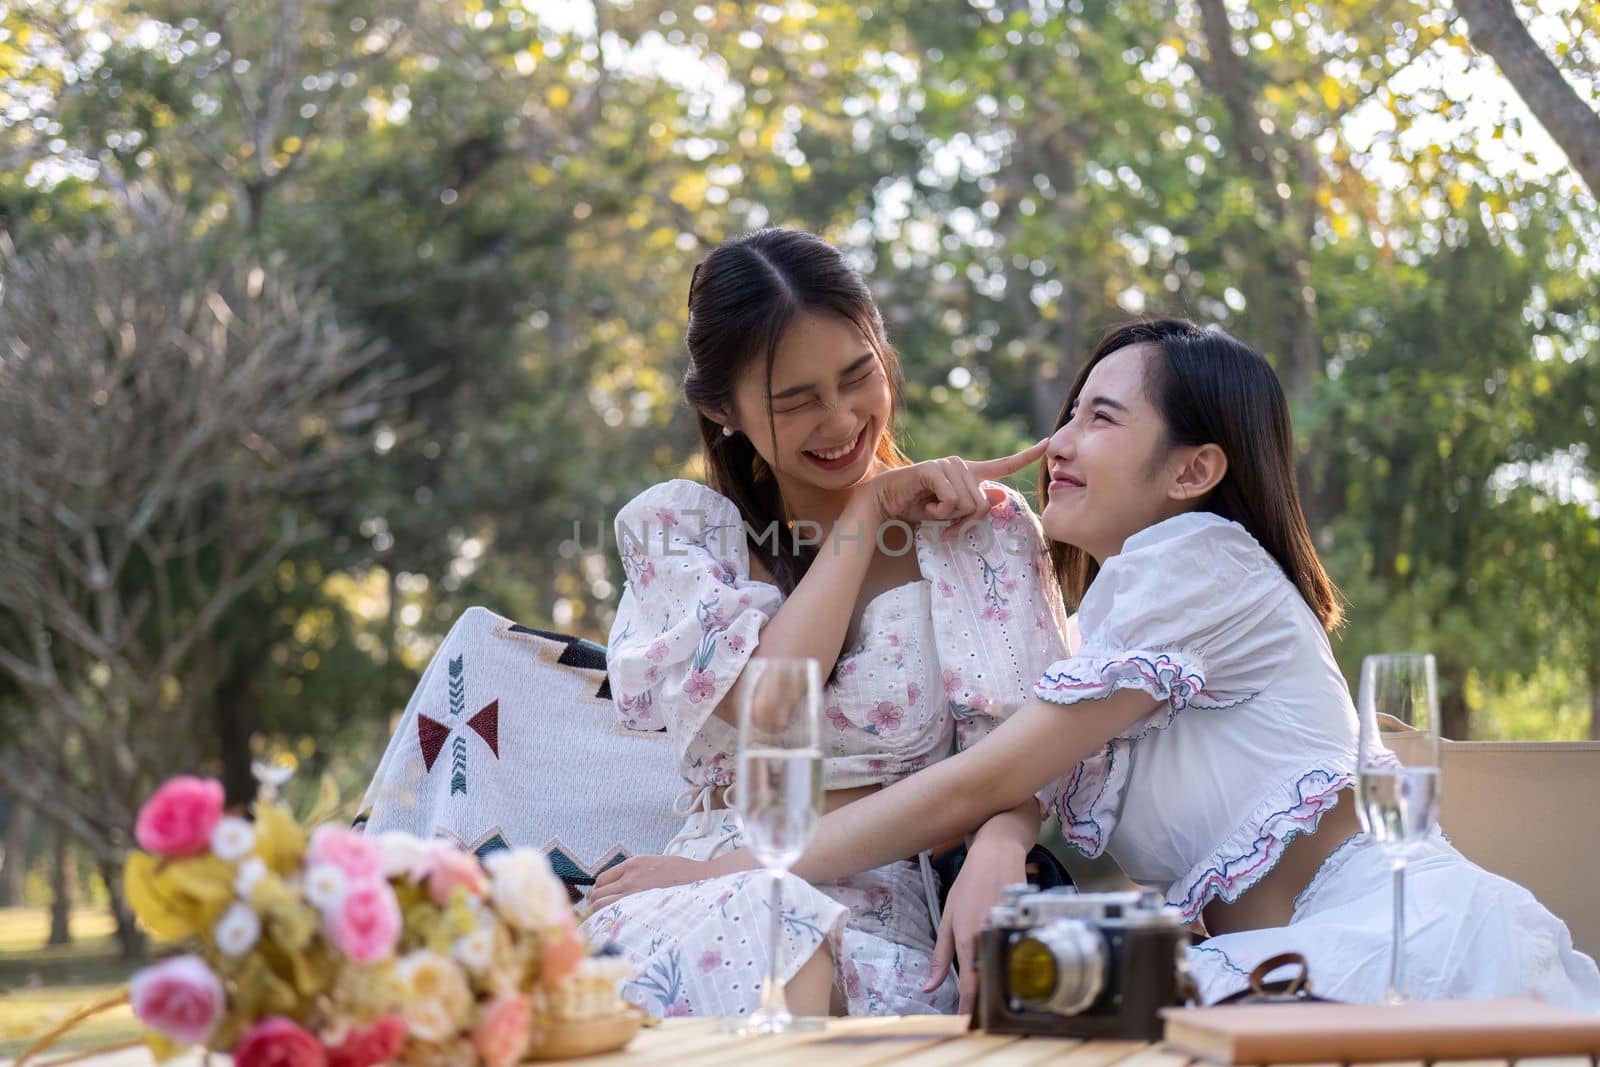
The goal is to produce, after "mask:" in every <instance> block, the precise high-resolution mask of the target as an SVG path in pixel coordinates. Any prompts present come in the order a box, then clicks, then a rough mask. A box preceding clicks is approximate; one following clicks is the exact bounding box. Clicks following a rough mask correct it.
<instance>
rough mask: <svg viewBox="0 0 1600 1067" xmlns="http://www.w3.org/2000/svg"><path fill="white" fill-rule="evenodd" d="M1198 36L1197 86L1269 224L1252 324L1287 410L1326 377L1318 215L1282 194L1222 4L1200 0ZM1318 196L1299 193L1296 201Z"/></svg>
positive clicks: (1280, 174) (1284, 179) (1250, 75)
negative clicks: (1220, 117) (1315, 273)
mask: <svg viewBox="0 0 1600 1067" xmlns="http://www.w3.org/2000/svg"><path fill="white" fill-rule="evenodd" d="M1199 7H1200V20H1201V32H1202V34H1203V35H1204V36H1205V42H1206V52H1207V55H1206V57H1205V59H1204V61H1203V62H1197V63H1196V64H1195V66H1196V70H1197V71H1199V72H1200V74H1201V78H1202V81H1203V82H1204V84H1205V85H1206V87H1207V88H1208V89H1210V90H1211V91H1212V92H1214V93H1216V94H1217V96H1218V97H1219V98H1220V99H1221V101H1222V105H1223V107H1224V108H1225V109H1226V110H1227V112H1228V133H1229V137H1230V140H1231V141H1232V146H1233V151H1234V154H1235V156H1236V158H1237V160H1238V164H1239V169H1240V171H1241V172H1242V173H1243V174H1244V175H1245V177H1246V178H1248V179H1249V181H1250V185H1251V191H1252V193H1253V194H1254V196H1255V200H1256V202H1257V205H1258V207H1259V209H1260V210H1263V211H1265V212H1266V214H1267V215H1268V217H1269V218H1270V219H1271V220H1272V222H1273V232H1272V233H1268V234H1265V235H1263V237H1264V240H1263V243H1262V246H1261V253H1262V257H1263V267H1264V270H1263V272H1262V276H1261V278H1260V281H1259V286H1258V287H1257V288H1256V289H1255V291H1254V292H1253V293H1252V297H1255V298H1257V299H1260V300H1261V304H1262V305H1264V306H1257V307H1253V308H1252V309H1251V311H1250V313H1249V319H1250V321H1251V322H1252V323H1254V324H1255V326H1256V329H1257V330H1258V331H1259V336H1258V337H1257V338H1255V340H1256V342H1257V343H1258V344H1259V345H1261V346H1262V348H1263V349H1264V351H1265V354H1266V356H1267V357H1268V358H1269V359H1270V360H1271V361H1272V363H1273V366H1274V367H1275V368H1276V370H1277V372H1278V378H1279V380H1280V381H1281V382H1282V383H1283V391H1284V393H1285V394H1286V395H1287V396H1288V398H1289V401H1290V403H1293V402H1294V401H1296V400H1299V399H1303V398H1304V397H1305V395H1306V394H1307V392H1309V390H1310V388H1311V386H1312V385H1313V384H1315V382H1316V381H1317V379H1318V378H1319V377H1320V376H1321V374H1322V370H1323V353H1322V338H1321V335H1320V334H1319V333H1318V331H1317V304H1316V294H1315V293H1314V292H1313V291H1312V289H1311V257H1310V252H1309V250H1310V247H1311V237H1312V234H1311V232H1310V231H1309V229H1308V226H1310V225H1313V224H1314V221H1315V215H1314V213H1313V214H1310V215H1306V214H1296V213H1295V212H1294V210H1293V208H1292V206H1291V204H1290V201H1289V199H1288V196H1287V195H1286V193H1285V192H1284V191H1285V190H1288V189H1289V188H1290V186H1289V184H1288V182H1289V178H1290V175H1289V174H1288V173H1286V172H1284V171H1282V170H1281V169H1280V168H1279V167H1277V166H1275V165H1274V162H1273V160H1274V149H1275V148H1276V147H1278V143H1277V142H1274V141H1272V140H1269V138H1268V135H1267V134H1266V133H1264V132H1263V131H1262V128H1261V114H1260V112H1259V111H1258V110H1257V109H1256V94H1257V92H1258V83H1259V81H1260V79H1259V77H1258V76H1257V73H1256V71H1254V70H1252V69H1251V67H1250V65H1249V64H1248V63H1247V62H1246V61H1245V58H1244V57H1243V56H1240V55H1239V54H1238V53H1237V52H1235V51H1234V50H1233V42H1234V35H1233V27H1232V26H1231V25H1230V24H1229V22H1228V9H1227V5H1226V4H1225V3H1224V0H1199ZM1314 193H1315V190H1314V189H1310V188H1305V189H1301V190H1300V196H1302V197H1309V196H1312V195H1314Z"/></svg>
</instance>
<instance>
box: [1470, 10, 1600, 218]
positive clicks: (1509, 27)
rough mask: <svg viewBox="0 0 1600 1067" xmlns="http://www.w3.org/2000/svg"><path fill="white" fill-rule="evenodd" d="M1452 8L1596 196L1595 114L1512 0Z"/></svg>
mask: <svg viewBox="0 0 1600 1067" xmlns="http://www.w3.org/2000/svg"><path fill="white" fill-rule="evenodd" d="M1456 10H1458V11H1460V12H1461V14H1463V15H1465V16H1466V19H1467V35H1468V36H1469V37H1470V38H1471V39H1472V43H1473V45H1474V46H1476V47H1477V48H1478V50H1479V51H1481V52H1483V53H1485V54H1486V55H1488V56H1489V57H1490V58H1491V59H1493V60H1494V62H1495V65H1496V66H1498V67H1499V68H1500V72H1501V73H1502V74H1504V75H1505V76H1506V79H1507V80H1508V81H1510V82H1511V86H1512V88H1514V89H1516V91H1517V95H1518V96H1520V97H1522V102H1523V103H1525V104H1527V105H1528V110H1529V111H1531V112H1533V115H1534V117H1535V118H1537V119H1538V120H1539V124H1540V125H1541V126H1543V127H1544V128H1545V132H1546V133H1548V134H1549V135H1550V137H1551V139H1553V140H1554V141H1555V142H1556V144H1558V145H1560V146H1561V150H1562V151H1563V152H1565V153H1566V154H1567V160H1568V161H1569V162H1570V163H1571V164H1572V169H1573V170H1575V171H1577V172H1578V176H1579V177H1580V178H1582V179H1583V182H1584V184H1585V185H1587V186H1588V187H1589V192H1590V193H1591V194H1592V195H1594V196H1595V197H1600V113H1596V112H1595V110H1594V109H1593V108H1591V107H1589V105H1587V104H1585V103H1584V102H1583V99H1582V98H1581V97H1580V96H1579V95H1578V91H1577V90H1576V89H1574V88H1573V87H1572V85H1571V84H1570V83H1569V82H1568V81H1567V80H1566V79H1565V78H1563V77H1562V76H1561V71H1560V70H1558V69H1557V68H1556V65H1555V64H1554V63H1553V62H1551V60H1550V57H1549V56H1547V55H1545V54H1544V50H1543V49H1541V48H1540V47H1539V43H1538V42H1537V41H1535V40H1534V39H1533V35H1532V34H1530V33H1529V32H1528V27H1526V26H1524V25H1523V24H1522V20H1521V19H1520V18H1518V17H1517V12H1516V9H1515V8H1514V7H1513V6H1512V4H1511V0H1456Z"/></svg>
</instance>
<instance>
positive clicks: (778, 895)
mask: <svg viewBox="0 0 1600 1067" xmlns="http://www.w3.org/2000/svg"><path fill="white" fill-rule="evenodd" d="M767 873H768V874H770V875H772V942H771V944H772V951H771V952H770V953H769V954H768V956H767V980H766V982H765V983H764V984H763V985H762V987H761V1007H760V1008H758V1009H757V1010H758V1011H759V1012H760V1014H761V1016H762V1017H763V1018H765V1019H767V1020H769V1021H770V1020H773V1019H787V1018H788V1017H789V1004H788V1001H787V1000H786V999H785V998H784V995H783V980H782V978H781V977H779V963H780V960H779V956H780V954H781V953H782V950H783V869H782V868H781V867H780V868H776V869H773V870H769V871H768V872H767Z"/></svg>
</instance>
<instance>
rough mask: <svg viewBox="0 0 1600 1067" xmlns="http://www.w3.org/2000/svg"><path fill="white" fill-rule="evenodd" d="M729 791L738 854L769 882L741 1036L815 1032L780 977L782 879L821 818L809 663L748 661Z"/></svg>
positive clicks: (814, 684) (818, 693)
mask: <svg viewBox="0 0 1600 1067" xmlns="http://www.w3.org/2000/svg"><path fill="white" fill-rule="evenodd" d="M738 699H739V766H738V785H737V789H736V790H735V796H736V798H737V807H738V811H739V819H740V821H741V823H742V824H743V827H744V840H745V846H746V847H747V848H749V849H750V852H751V853H752V854H753V855H754V856H755V857H756V859H758V860H759V861H761V865H762V866H763V867H765V868H766V869H767V872H768V874H769V875H770V876H771V879H772V936H771V951H770V953H769V955H768V962H767V977H766V981H765V982H764V983H763V984H762V987H761V1005H760V1007H758V1008H757V1009H756V1013H755V1014H754V1015H752V1016H750V1018H749V1019H748V1020H747V1021H746V1022H745V1024H744V1025H743V1026H742V1027H740V1030H739V1032H741V1033H755V1034H781V1033H789V1032H794V1031H796V1030H803V1029H815V1028H817V1027H819V1026H820V1025H821V1024H820V1023H819V1022H817V1021H815V1020H804V1019H796V1018H795V1017H794V1016H793V1015H791V1014H790V1013H789V1007H788V1004H787V1002H786V1001H785V999H784V995H783V981H782V979H781V977H780V967H779V964H780V953H781V951H782V948H783V876H784V874H785V873H787V871H788V870H789V868H790V867H791V866H793V865H794V863H795V861H796V860H798V859H799V858H800V856H801V854H802V853H804V852H805V850H806V845H808V844H809V843H810V841H811V835H812V834H814V833H815V832H816V829H817V820H818V819H819V818H821V816H822V738H821V728H820V723H819V720H820V714H819V708H820V705H821V703H822V677H821V670H820V668H819V666H818V664H817V661H816V660H814V659H755V660H752V661H751V663H750V665H749V666H748V667H746V668H745V672H744V676H743V677H742V678H741V679H740V692H739V698H738Z"/></svg>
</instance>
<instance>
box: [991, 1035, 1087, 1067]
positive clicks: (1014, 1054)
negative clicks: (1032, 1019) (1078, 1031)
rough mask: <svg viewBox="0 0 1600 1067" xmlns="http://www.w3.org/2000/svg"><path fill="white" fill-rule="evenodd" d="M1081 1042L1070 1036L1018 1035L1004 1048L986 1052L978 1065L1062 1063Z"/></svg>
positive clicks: (1017, 1066) (1018, 1066)
mask: <svg viewBox="0 0 1600 1067" xmlns="http://www.w3.org/2000/svg"><path fill="white" fill-rule="evenodd" d="M1082 1044H1083V1042H1082V1041H1079V1040H1077V1039H1076V1038H1071V1037H1019V1038H1018V1039H1017V1040H1016V1041H1014V1042H1012V1043H1011V1044H1009V1045H1006V1046H1005V1047H1004V1048H999V1049H995V1050H994V1051H991V1052H986V1053H984V1055H983V1058H982V1059H980V1060H979V1061H978V1067H1035V1065H1036V1064H1041V1063H1050V1064H1056V1063H1064V1062H1066V1057H1067V1056H1068V1055H1070V1054H1071V1053H1072V1052H1073V1050H1075V1049H1076V1048H1077V1047H1078V1046H1080V1045H1082Z"/></svg>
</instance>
